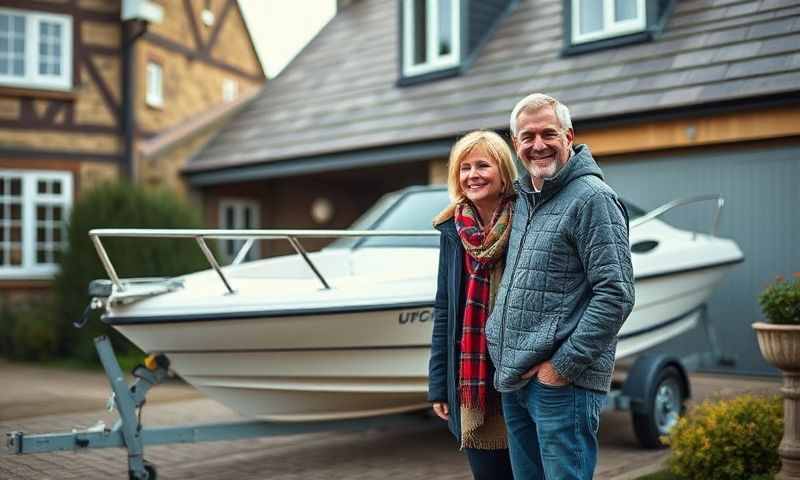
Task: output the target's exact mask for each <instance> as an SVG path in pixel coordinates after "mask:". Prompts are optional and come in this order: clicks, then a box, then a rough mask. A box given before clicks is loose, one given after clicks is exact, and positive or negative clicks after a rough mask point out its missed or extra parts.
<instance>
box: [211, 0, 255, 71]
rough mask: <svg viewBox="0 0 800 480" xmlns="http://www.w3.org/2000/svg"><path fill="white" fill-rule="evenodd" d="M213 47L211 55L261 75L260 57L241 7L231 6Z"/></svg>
mask: <svg viewBox="0 0 800 480" xmlns="http://www.w3.org/2000/svg"><path fill="white" fill-rule="evenodd" d="M223 21H224V23H223V24H222V26H221V27H220V28H221V30H220V32H219V34H218V37H217V39H216V40H215V43H214V45H213V46H212V49H211V57H212V58H215V59H217V60H219V61H221V62H225V63H228V64H231V65H234V66H236V67H238V68H239V69H241V70H243V71H245V72H247V73H250V74H251V75H261V70H260V66H259V61H258V57H257V55H256V53H255V51H254V50H253V47H252V45H251V43H250V38H249V36H248V35H247V27H246V26H245V23H244V19H243V18H242V17H241V16H240V15H239V9H238V8H235V6H233V5H232V6H231V9H230V10H229V11H228V14H227V15H226V16H225V18H224V19H223Z"/></svg>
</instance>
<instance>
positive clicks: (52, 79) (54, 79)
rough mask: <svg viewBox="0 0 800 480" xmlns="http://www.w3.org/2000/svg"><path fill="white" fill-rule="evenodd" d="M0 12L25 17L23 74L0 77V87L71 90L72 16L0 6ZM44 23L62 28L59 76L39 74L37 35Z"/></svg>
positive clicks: (2, 75)
mask: <svg viewBox="0 0 800 480" xmlns="http://www.w3.org/2000/svg"><path fill="white" fill-rule="evenodd" d="M0 13H2V14H7V15H17V16H23V17H25V52H24V55H25V72H24V75H23V76H22V77H18V76H15V75H4V74H0V86H8V87H21V88H33V89H40V90H64V91H68V90H71V89H72V66H73V65H72V64H73V62H74V58H73V51H72V40H73V38H72V35H73V32H72V17H71V16H70V15H63V14H57V13H45V12H36V11H31V10H20V9H16V8H6V7H0ZM43 22H51V23H56V24H58V25H60V26H61V32H62V33H61V59H62V62H61V74H60V75H58V76H53V75H42V74H40V73H39V60H40V51H39V32H40V31H41V25H42V23H43Z"/></svg>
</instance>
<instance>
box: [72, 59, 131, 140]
mask: <svg viewBox="0 0 800 480" xmlns="http://www.w3.org/2000/svg"><path fill="white" fill-rule="evenodd" d="M93 61H94V62H95V66H96V69H97V70H98V74H99V75H100V77H101V78H102V80H103V83H104V84H105V86H106V88H107V89H108V91H109V92H110V94H111V95H112V98H111V100H112V101H113V103H114V104H115V105H119V98H120V92H119V90H120V80H119V75H120V65H119V60H118V59H116V58H113V57H106V58H103V57H100V56H96V57H93ZM81 78H83V79H84V81H83V83H82V84H81V85H80V86H79V87H77V90H78V97H79V98H78V100H77V101H76V102H75V122H76V123H78V124H93V125H109V126H114V125H116V124H117V120H116V117H115V116H114V111H113V110H112V109H111V108H110V106H109V104H108V101H107V100H106V98H105V97H104V96H103V93H102V90H101V89H100V87H99V86H98V85H97V83H96V82H95V81H94V79H93V78H92V77H91V75H90V74H89V72H88V71H87V69H86V67H85V66H83V67H82V68H81Z"/></svg>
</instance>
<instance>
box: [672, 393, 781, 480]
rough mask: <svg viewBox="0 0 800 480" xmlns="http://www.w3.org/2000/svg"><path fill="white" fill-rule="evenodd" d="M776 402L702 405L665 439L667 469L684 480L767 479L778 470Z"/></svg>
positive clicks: (751, 398)
mask: <svg viewBox="0 0 800 480" xmlns="http://www.w3.org/2000/svg"><path fill="white" fill-rule="evenodd" d="M782 436H783V402H782V400H781V398H780V397H778V396H774V397H765V396H757V395H742V396H739V397H736V398H733V399H730V400H720V401H705V402H703V403H702V404H700V405H699V406H697V407H695V408H694V409H692V410H691V411H690V412H689V414H687V415H686V416H685V417H683V418H682V419H680V421H679V422H678V424H677V425H676V426H675V427H674V428H673V429H672V431H671V432H670V434H669V436H668V437H667V444H668V445H669V447H670V449H671V450H672V455H671V457H670V460H669V465H670V470H671V472H672V473H674V474H675V475H678V476H679V477H681V478H685V479H687V480H701V479H702V480H739V479H745V478H747V479H756V478H758V479H770V478H772V476H773V475H774V474H775V473H777V471H778V469H779V468H780V459H779V457H778V444H780V441H781V437H782Z"/></svg>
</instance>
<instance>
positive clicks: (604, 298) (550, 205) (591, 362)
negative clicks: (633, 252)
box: [486, 145, 634, 392]
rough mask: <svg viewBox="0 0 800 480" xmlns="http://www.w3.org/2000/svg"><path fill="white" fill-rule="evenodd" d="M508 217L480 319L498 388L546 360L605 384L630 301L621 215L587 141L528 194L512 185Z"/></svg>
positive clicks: (514, 384)
mask: <svg viewBox="0 0 800 480" xmlns="http://www.w3.org/2000/svg"><path fill="white" fill-rule="evenodd" d="M515 186H516V188H517V192H518V193H519V195H518V196H517V200H516V203H515V205H514V218H513V221H512V227H511V238H510V240H509V245H508V252H507V256H506V268H505V272H504V273H503V277H502V280H501V282H500V288H499V290H498V293H497V298H496V300H495V305H494V310H493V311H492V314H491V316H490V317H489V320H488V322H487V325H486V337H487V340H488V344H489V353H490V355H491V357H492V361H493V362H494V365H495V367H496V369H497V370H496V373H495V386H496V388H497V390H499V391H501V392H509V391H514V390H517V389H519V388H521V387H522V386H524V385H525V384H526V383H527V380H523V379H521V378H520V376H521V375H522V374H523V373H525V372H526V371H527V370H529V369H530V368H531V367H533V366H534V365H537V364H539V363H541V362H543V361H545V360H550V361H551V362H552V363H553V366H554V367H555V369H556V371H557V372H558V373H559V374H560V375H561V376H563V377H565V378H566V379H568V380H569V381H570V382H571V383H573V384H574V385H577V386H580V387H583V388H588V389H591V390H598V391H605V392H607V391H608V390H609V388H610V386H611V374H612V372H613V370H614V356H615V354H616V348H617V332H618V331H619V329H620V327H622V323H623V322H624V321H625V319H626V318H627V317H628V314H630V312H631V309H632V308H633V300H634V294H633V267H632V266H631V256H630V246H629V243H628V215H627V212H626V211H625V207H624V206H623V205H622V203H621V202H619V200H618V199H617V196H616V194H615V193H614V191H613V190H612V189H611V187H609V186H608V185H607V184H606V183H605V182H604V181H603V174H602V172H601V171H600V167H598V166H597V163H595V161H594V159H593V158H592V154H591V152H590V151H589V148H588V147H587V146H586V145H576V146H575V147H574V153H573V155H572V158H571V159H570V160H569V162H568V163H567V165H566V166H565V167H564V168H563V169H562V170H561V171H560V172H559V173H558V174H557V175H556V176H555V177H553V178H550V179H546V180H545V182H544V185H543V187H542V191H541V192H539V193H535V192H534V191H533V188H532V187H531V180H530V176H528V175H526V176H524V177H523V178H522V179H520V180H519V181H517V182H516V184H515Z"/></svg>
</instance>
